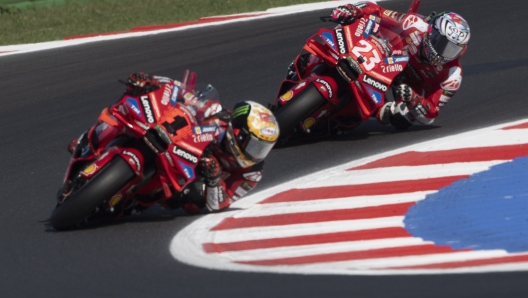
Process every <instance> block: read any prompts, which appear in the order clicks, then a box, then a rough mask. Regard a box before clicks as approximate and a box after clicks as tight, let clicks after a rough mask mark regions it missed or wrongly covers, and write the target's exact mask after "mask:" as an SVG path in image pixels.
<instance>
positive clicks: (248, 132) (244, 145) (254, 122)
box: [226, 101, 279, 168]
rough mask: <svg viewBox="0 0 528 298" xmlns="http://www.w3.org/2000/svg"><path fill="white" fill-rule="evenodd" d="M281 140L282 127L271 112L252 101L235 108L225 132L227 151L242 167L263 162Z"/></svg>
mask: <svg viewBox="0 0 528 298" xmlns="http://www.w3.org/2000/svg"><path fill="white" fill-rule="evenodd" d="M278 138H279V124H278V122H277V120H276V119H275V116H273V113H272V112H271V111H270V110H268V109H267V108H265V107H264V106H263V105H261V104H259V103H256V102H253V101H242V102H239V103H237V104H236V105H235V107H234V109H233V113H232V114H231V123H230V125H229V127H228V128H227V131H226V140H227V145H226V147H227V150H228V151H229V152H230V153H231V154H233V156H235V157H236V160H237V162H238V164H239V165H240V166H241V167H243V168H248V167H251V166H253V165H254V164H256V163H259V162H261V161H263V160H264V159H265V158H266V156H267V155H268V153H269V152H270V151H271V149H272V148H273V146H274V145H275V143H276V142H277V139H278Z"/></svg>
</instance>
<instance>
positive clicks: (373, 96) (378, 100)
mask: <svg viewBox="0 0 528 298" xmlns="http://www.w3.org/2000/svg"><path fill="white" fill-rule="evenodd" d="M365 89H366V90H367V93H368V94H369V95H370V98H371V99H372V101H374V103H376V104H377V105H378V104H380V103H381V101H382V96H381V94H380V93H379V92H378V91H375V90H374V89H372V88H369V87H365Z"/></svg>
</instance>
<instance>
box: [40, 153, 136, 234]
mask: <svg viewBox="0 0 528 298" xmlns="http://www.w3.org/2000/svg"><path fill="white" fill-rule="evenodd" d="M134 175H135V174H134V172H133V171H132V169H131V168H130V166H129V165H128V164H127V162H126V161H125V160H124V159H123V158H121V157H115V158H114V159H112V160H111V161H110V162H109V163H108V164H107V165H106V166H105V167H104V168H103V169H101V171H100V172H99V173H97V174H96V175H95V176H94V177H93V178H92V179H90V180H89V181H87V182H86V183H85V184H84V185H83V186H82V187H81V188H79V189H78V190H77V191H76V192H75V193H73V194H72V195H71V196H70V197H69V198H68V199H66V201H64V203H62V204H60V205H58V206H57V208H55V210H53V212H52V213H51V217H50V223H51V225H52V226H53V227H54V228H55V229H56V230H67V229H71V228H74V227H75V226H76V225H77V224H79V223H81V222H82V221H84V220H85V219H86V218H87V217H88V216H89V215H90V214H92V213H93V212H94V211H95V210H96V208H97V207H98V206H99V205H101V204H102V203H103V202H104V201H106V200H108V199H110V198H111V197H112V196H113V195H114V194H115V193H117V192H118V191H119V190H120V189H121V188H122V187H123V186H125V184H126V183H128V181H130V180H131V179H132V178H133V177H134Z"/></svg>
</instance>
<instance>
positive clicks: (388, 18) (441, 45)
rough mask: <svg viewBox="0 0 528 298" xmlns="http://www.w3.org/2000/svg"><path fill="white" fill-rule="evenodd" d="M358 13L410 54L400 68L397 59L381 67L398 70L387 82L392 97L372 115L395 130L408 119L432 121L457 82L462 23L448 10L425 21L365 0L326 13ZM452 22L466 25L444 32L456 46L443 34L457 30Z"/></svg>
mask: <svg viewBox="0 0 528 298" xmlns="http://www.w3.org/2000/svg"><path fill="white" fill-rule="evenodd" d="M362 15H375V16H377V17H379V18H380V19H381V21H380V25H379V26H380V29H379V31H380V33H381V35H382V36H384V37H387V38H388V40H386V41H387V42H388V43H389V44H392V45H394V46H396V45H400V46H403V52H407V54H408V55H409V58H410V60H409V64H408V66H407V67H406V68H405V69H403V71H402V69H401V67H399V66H398V64H397V63H395V64H392V65H389V66H386V67H384V69H383V72H385V73H390V72H396V71H402V73H401V74H400V75H399V76H398V77H397V78H396V80H395V81H394V84H393V91H394V94H395V100H396V101H395V102H388V103H387V104H385V105H384V106H383V107H381V108H380V109H379V110H378V113H377V115H376V118H377V119H378V120H379V121H380V122H382V123H384V124H389V123H391V124H393V125H394V126H395V127H396V128H397V129H406V128H408V127H409V126H410V125H411V124H412V123H413V122H418V123H422V124H431V123H433V121H434V120H435V118H436V117H438V113H439V111H440V109H441V108H442V107H443V106H444V105H445V104H447V103H448V102H449V100H450V99H451V98H452V97H453V96H454V95H455V93H456V92H457V91H458V89H459V88H460V85H461V83H462V67H461V65H460V62H459V58H460V57H461V56H462V55H463V54H464V52H465V50H466V45H467V41H468V40H469V27H468V26H467V22H465V20H464V19H462V18H461V17H460V16H459V15H457V14H454V13H442V14H440V15H439V16H437V17H436V18H435V17H434V16H430V17H428V18H430V19H431V20H429V22H427V21H426V20H427V19H428V18H426V19H425V20H424V19H422V18H421V17H419V16H417V15H413V14H410V15H407V14H404V13H400V12H396V11H391V10H388V9H385V8H383V7H381V6H379V5H377V4H375V3H371V2H361V3H356V4H355V5H352V4H348V5H347V6H340V7H339V8H336V9H335V10H334V11H333V12H332V19H334V20H336V21H342V20H343V19H345V18H348V19H349V20H353V18H357V17H360V16H362ZM345 20H346V19H345ZM435 21H436V23H435ZM445 24H447V25H445ZM452 24H454V25H452ZM459 24H461V25H459ZM455 25H456V26H458V27H460V28H466V29H467V30H466V29H463V30H460V32H458V33H459V35H457V36H454V37H453V38H452V36H451V35H450V36H449V38H450V39H449V40H456V39H455V37H456V38H458V42H459V44H458V45H457V44H454V43H452V42H449V40H447V38H446V36H447V35H449V34H451V33H452V30H458V29H457V28H456V26H455ZM453 28H454V29H453ZM450 30H451V31H450ZM462 31H463V32H462ZM445 32H447V34H446V33H445ZM442 34H443V35H442ZM460 34H463V35H462V36H461V35H460ZM424 45H425V46H424ZM435 47H436V48H437V49H441V50H442V53H438V52H440V51H438V52H437V51H436V50H435ZM380 50H384V49H380ZM394 54H395V53H393V55H394ZM396 54H401V53H396ZM403 54H405V53H403ZM440 54H444V55H445V56H448V57H442V56H441V55H440ZM449 56H451V57H449Z"/></svg>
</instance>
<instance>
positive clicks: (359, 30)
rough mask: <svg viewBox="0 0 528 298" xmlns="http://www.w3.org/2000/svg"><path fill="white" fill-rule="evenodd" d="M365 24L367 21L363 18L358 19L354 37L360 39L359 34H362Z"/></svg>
mask: <svg viewBox="0 0 528 298" xmlns="http://www.w3.org/2000/svg"><path fill="white" fill-rule="evenodd" d="M366 24H367V21H366V20H365V19H364V18H361V19H359V24H358V27H357V28H356V33H355V35H356V37H360V36H361V33H363V30H365V26H366Z"/></svg>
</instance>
